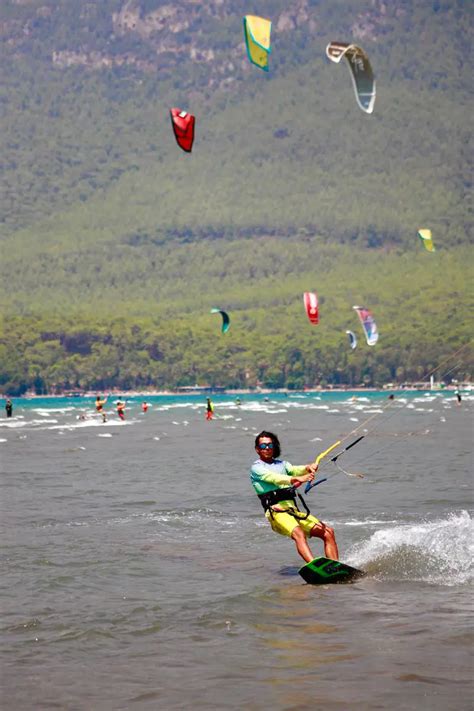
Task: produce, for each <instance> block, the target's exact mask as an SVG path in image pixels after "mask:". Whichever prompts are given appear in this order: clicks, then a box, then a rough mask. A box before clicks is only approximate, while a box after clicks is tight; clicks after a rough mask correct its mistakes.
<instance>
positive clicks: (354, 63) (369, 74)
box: [326, 42, 375, 114]
mask: <svg viewBox="0 0 474 711" xmlns="http://www.w3.org/2000/svg"><path fill="white" fill-rule="evenodd" d="M326 56H327V57H328V59H330V60H331V61H332V62H335V63H336V64H339V62H340V61H341V59H342V58H343V57H345V58H346V59H347V63H348V64H349V69H350V70H351V77H352V84H353V86H354V93H355V96H356V99H357V103H358V104H359V106H360V108H361V109H362V111H365V112H366V113H367V114H371V113H372V111H373V110H374V104H375V78H374V73H373V71H372V67H371V66H370V62H369V57H368V56H367V53H366V52H364V50H363V49H362V48H361V47H358V46H357V45H355V44H346V43H345V42H331V43H330V44H328V46H327V47H326Z"/></svg>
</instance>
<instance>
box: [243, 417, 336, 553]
mask: <svg viewBox="0 0 474 711" xmlns="http://www.w3.org/2000/svg"><path fill="white" fill-rule="evenodd" d="M255 450H256V452H257V454H258V456H259V458H258V459H257V460H256V461H255V462H254V464H253V465H252V468H251V471H250V480H251V482H252V485H253V487H254V489H255V491H256V492H257V494H258V497H259V499H260V501H261V503H262V506H263V508H264V509H265V516H266V518H267V519H268V521H269V522H270V525H271V527H272V529H273V530H274V531H275V532H276V533H281V535H283V536H289V537H290V538H292V539H293V540H294V542H295V544H296V550H297V551H298V553H299V554H300V556H301V557H302V558H303V559H304V560H305V561H306V562H307V563H310V562H311V561H312V560H314V555H313V554H312V552H311V549H310V547H309V545H308V541H307V539H308V538H321V540H322V541H323V542H324V555H325V556H326V558H332V560H339V552H338V549H337V543H336V538H335V536H334V530H333V529H332V528H330V527H329V526H327V525H326V524H325V523H323V522H322V521H319V520H318V519H317V518H316V517H315V516H312V514H310V512H309V510H308V508H307V506H306V504H305V503H304V500H303V499H302V497H299V495H298V494H297V493H296V489H297V488H298V487H299V486H301V484H304V483H305V482H307V481H313V479H314V474H315V472H316V471H317V469H318V466H317V464H304V465H302V466H293V465H292V464H290V463H289V462H286V461H282V460H281V459H279V456H280V442H279V441H278V437H277V436H276V435H275V434H273V433H272V432H265V431H263V432H260V434H259V435H257V437H256V438H255ZM297 496H298V497H299V498H300V501H301V503H302V504H303V506H304V508H305V509H306V510H305V511H300V510H299V508H298V504H297V501H296V498H297Z"/></svg>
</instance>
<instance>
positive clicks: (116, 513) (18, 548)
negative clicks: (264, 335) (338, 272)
mask: <svg viewBox="0 0 474 711" xmlns="http://www.w3.org/2000/svg"><path fill="white" fill-rule="evenodd" d="M240 399H241V404H240V405H239V404H236V402H235V401H234V399H233V398H231V397H229V396H225V395H220V396H216V397H213V401H214V403H215V408H216V418H215V419H214V420H213V421H211V422H206V421H205V399H204V398H203V397H199V396H198V397H196V396H192V397H191V396H190V397H188V396H186V397H183V396H181V397H175V398H173V397H167V398H164V397H154V398H153V397H149V398H147V400H148V402H149V403H151V407H150V409H149V410H148V412H146V413H142V412H141V408H140V402H141V399H139V398H127V409H126V411H125V417H126V419H125V421H124V422H120V421H119V419H118V418H117V417H116V415H115V412H114V409H113V406H112V405H110V407H109V403H108V404H107V406H106V410H107V412H108V421H107V422H105V423H104V422H102V418H101V417H100V415H97V414H96V413H95V411H94V398H90V399H85V398H77V399H60V398H55V399H54V398H51V399H41V400H40V399H32V400H23V401H22V400H15V401H14V405H15V409H14V417H13V418H11V419H6V418H2V419H1V420H0V457H1V463H2V476H1V507H2V512H1V522H0V523H1V555H2V579H1V588H0V594H1V610H2V625H1V677H2V690H1V699H2V701H1V708H2V709H22V710H23V709H54V708H56V709H57V708H60V709H94V710H96V709H167V710H168V709H187V708H193V709H233V710H234V709H256V710H262V711H264V710H265V711H266V710H267V709H270V708H271V709H272V711H278V710H283V709H285V710H286V709H287V710H288V711H289V710H290V709H291V710H295V709H312V710H314V709H341V710H342V709H348V708H356V707H358V708H362V709H430V710H431V709H446V708H449V709H470V708H472V697H473V690H474V689H473V681H472V679H473V661H472V649H473V633H472V545H473V537H472V478H471V477H472V425H473V411H474V396H473V395H469V394H464V395H463V402H462V405H461V406H457V405H456V400H455V398H454V397H453V395H452V394H449V393H425V394H423V393H412V394H407V393H397V394H396V397H395V399H394V400H393V401H389V400H387V394H386V393H380V394H371V395H362V394H361V393H337V394H319V395H318V394H314V393H308V394H295V395H294V396H291V395H290V396H285V395H282V394H281V395H268V396H266V397H264V396H259V397H258V396H251V395H244V396H240ZM262 429H266V430H270V431H273V432H275V433H277V434H278V436H279V437H280V440H281V443H282V450H283V456H284V457H285V458H286V459H288V460H289V461H291V462H292V463H295V464H301V463H305V462H307V461H310V460H311V459H312V458H314V457H315V456H316V454H317V453H318V452H320V451H322V450H324V449H326V448H327V447H328V446H329V445H330V444H332V443H333V442H334V441H335V440H336V439H338V438H340V437H343V436H346V435H348V434H349V433H351V432H352V433H353V434H352V435H351V437H349V438H348V440H347V441H351V438H355V437H357V436H359V435H360V434H365V435H366V436H365V438H364V439H363V440H362V441H361V442H360V443H359V444H357V445H356V446H355V447H354V448H353V449H351V450H350V451H348V452H347V454H344V455H342V456H341V457H340V459H339V460H338V464H340V467H341V469H342V470H344V471H341V469H337V468H336V467H335V466H334V465H332V464H326V465H325V466H322V467H321V471H320V474H319V475H318V476H320V477H323V476H327V477H328V480H327V481H326V482H324V483H322V484H320V485H319V486H317V487H315V488H314V489H313V490H312V491H311V492H310V493H309V494H308V496H307V503H308V504H309V505H310V508H311V509H312V512H313V513H314V514H315V515H317V516H318V517H319V518H321V519H322V520H324V521H326V522H327V523H329V524H330V525H332V526H334V528H335V531H336V536H337V541H338V544H339V550H340V555H341V559H342V560H344V561H346V562H348V563H350V564H351V565H354V566H356V567H360V568H363V569H364V570H366V571H367V572H368V576H367V577H366V578H364V579H363V580H361V581H360V582H357V583H356V584H353V585H345V586H342V585H341V586H322V587H314V586H309V585H306V584H305V583H304V582H303V581H302V579H301V578H300V577H299V576H298V575H297V570H298V568H299V567H300V564H301V563H302V561H300V559H299V558H298V556H297V554H296V551H295V547H294V544H293V542H292V541H291V540H290V539H287V538H284V537H282V536H279V535H277V534H275V533H273V532H272V530H271V529H270V527H269V525H268V523H267V522H266V520H265V518H264V516H263V510H262V508H261V505H260V502H259V501H258V499H257V497H256V496H255V494H254V493H253V490H252V488H251V486H250V481H249V468H250V465H251V463H252V462H253V460H254V459H255V458H256V454H255V451H254V438H255V435H256V434H257V433H258V432H259V431H260V430H262ZM311 544H312V548H313V551H314V553H315V555H320V554H322V553H323V550H322V544H321V542H320V541H317V540H315V541H312V542H311Z"/></svg>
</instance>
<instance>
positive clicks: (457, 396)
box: [7, 388, 462, 417]
mask: <svg viewBox="0 0 474 711" xmlns="http://www.w3.org/2000/svg"><path fill="white" fill-rule="evenodd" d="M454 394H455V395H456V400H457V403H456V404H457V405H460V404H461V402H462V397H461V393H460V392H459V390H458V389H457V388H456V390H455V391H454ZM7 417H8V415H7Z"/></svg>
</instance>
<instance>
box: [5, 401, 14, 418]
mask: <svg viewBox="0 0 474 711" xmlns="http://www.w3.org/2000/svg"><path fill="white" fill-rule="evenodd" d="M5 412H6V413H7V417H11V416H12V415H13V403H12V401H11V400H10V398H7V401H6V403H5Z"/></svg>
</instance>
